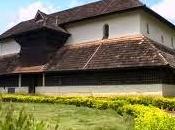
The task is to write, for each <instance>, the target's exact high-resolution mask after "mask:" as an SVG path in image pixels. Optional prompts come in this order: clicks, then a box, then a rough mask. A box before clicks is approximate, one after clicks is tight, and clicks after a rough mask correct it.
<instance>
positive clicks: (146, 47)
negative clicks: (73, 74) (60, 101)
mask: <svg viewBox="0 0 175 130" xmlns="http://www.w3.org/2000/svg"><path fill="white" fill-rule="evenodd" d="M20 59H22V58H21V56H20V55H19V54H14V55H8V56H1V57H0V65H1V66H0V75H3V74H14V73H39V72H52V71H55V72H64V71H84V70H86V71H88V70H104V69H121V68H122V69H123V68H137V67H158V66H167V67H168V66H169V67H172V68H175V51H174V50H172V49H170V48H167V47H165V46H163V45H160V44H158V43H156V42H154V41H152V40H150V39H148V38H146V37H144V36H142V35H135V36H128V37H121V38H116V39H108V40H99V41H93V42H88V43H82V44H75V45H64V46H63V47H61V48H60V49H59V50H58V51H57V53H56V54H55V53H54V54H53V56H52V58H50V60H49V62H47V63H46V64H44V65H37V66H36V65H33V66H32V64H30V65H28V64H26V63H22V62H21V61H20Z"/></svg>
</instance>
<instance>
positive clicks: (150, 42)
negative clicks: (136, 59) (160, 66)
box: [144, 36, 169, 65]
mask: <svg viewBox="0 0 175 130" xmlns="http://www.w3.org/2000/svg"><path fill="white" fill-rule="evenodd" d="M144 41H147V42H148V43H149V44H150V45H151V46H152V48H153V49H154V50H155V52H156V53H157V54H158V55H159V56H160V59H162V61H163V63H164V64H166V65H168V64H169V62H168V61H167V60H166V58H165V57H164V56H163V55H162V54H161V52H160V50H159V49H158V48H157V47H156V46H155V45H154V44H153V43H152V41H153V40H151V39H149V38H148V37H146V36H144ZM154 42H155V41H154Z"/></svg>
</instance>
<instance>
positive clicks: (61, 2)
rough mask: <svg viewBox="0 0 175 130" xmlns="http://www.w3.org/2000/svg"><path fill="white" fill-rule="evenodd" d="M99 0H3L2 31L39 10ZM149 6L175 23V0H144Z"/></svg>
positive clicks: (64, 7) (31, 16)
mask: <svg viewBox="0 0 175 130" xmlns="http://www.w3.org/2000/svg"><path fill="white" fill-rule="evenodd" d="M94 1H98V0H1V2H0V33H3V32H4V31H5V30H7V29H8V28H10V27H12V26H14V25H15V24H17V23H19V22H21V21H25V20H28V19H31V18H33V17H34V16H35V14H36V12H37V10H38V9H39V10H41V11H43V12H45V13H48V14H49V13H53V12H56V11H60V10H64V9H67V8H71V7H75V6H78V5H82V4H86V3H89V2H94ZM142 1H143V2H146V4H147V6H149V7H150V8H152V9H153V10H155V11H156V12H157V13H159V14H160V15H162V16H163V17H165V18H166V19H168V20H169V21H171V22H173V23H174V24H175V0H142Z"/></svg>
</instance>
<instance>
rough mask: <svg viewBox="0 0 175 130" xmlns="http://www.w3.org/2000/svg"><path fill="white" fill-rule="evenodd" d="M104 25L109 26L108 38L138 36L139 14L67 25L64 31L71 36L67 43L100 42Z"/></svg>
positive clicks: (127, 14) (116, 15) (112, 16)
mask: <svg viewBox="0 0 175 130" xmlns="http://www.w3.org/2000/svg"><path fill="white" fill-rule="evenodd" d="M104 24H109V28H110V29H109V38H116V37H119V36H125V35H134V34H140V17H139V13H137V12H128V13H122V14H114V15H110V16H106V17H103V18H97V19H93V20H86V21H81V22H77V23H74V24H70V25H68V26H67V27H66V29H67V30H68V32H69V33H70V34H72V36H71V37H70V38H69V39H68V41H67V43H68V44H75V43H82V42H88V41H94V40H101V39H102V38H103V26H104Z"/></svg>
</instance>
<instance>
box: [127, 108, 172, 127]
mask: <svg viewBox="0 0 175 130" xmlns="http://www.w3.org/2000/svg"><path fill="white" fill-rule="evenodd" d="M124 110H125V112H126V113H128V114H132V115H134V116H135V117H136V118H135V126H134V127H135V130H175V118H174V117H172V116H170V115H169V114H168V113H166V112H164V111H162V110H160V109H158V108H155V107H146V106H143V105H128V106H125V107H124Z"/></svg>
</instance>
